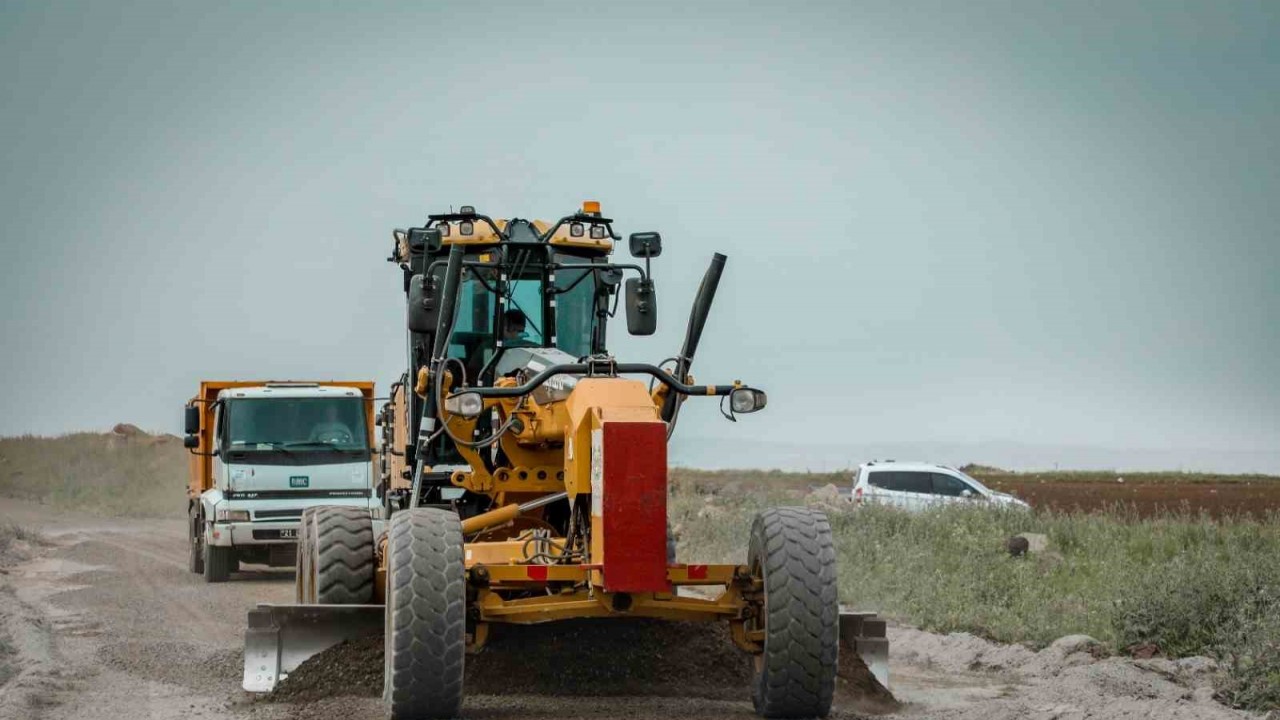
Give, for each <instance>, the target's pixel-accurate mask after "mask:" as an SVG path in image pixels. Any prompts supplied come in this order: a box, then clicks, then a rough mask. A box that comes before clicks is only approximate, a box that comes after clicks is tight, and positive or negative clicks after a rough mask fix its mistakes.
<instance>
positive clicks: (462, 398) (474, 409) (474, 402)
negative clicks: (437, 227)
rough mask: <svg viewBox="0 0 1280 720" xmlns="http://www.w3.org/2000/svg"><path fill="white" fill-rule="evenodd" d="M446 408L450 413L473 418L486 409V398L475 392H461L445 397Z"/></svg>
mask: <svg viewBox="0 0 1280 720" xmlns="http://www.w3.org/2000/svg"><path fill="white" fill-rule="evenodd" d="M444 409H445V412H447V413H449V414H450V415H461V416H462V417H464V418H473V417H476V416H477V415H479V414H480V412H481V411H482V410H484V398H481V397H480V395H478V394H477V393H473V392H464V393H459V394H457V395H453V396H451V397H447V398H445V399H444Z"/></svg>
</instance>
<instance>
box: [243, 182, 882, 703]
mask: <svg viewBox="0 0 1280 720" xmlns="http://www.w3.org/2000/svg"><path fill="white" fill-rule="evenodd" d="M393 240H394V243H393V248H392V252H391V256H390V257H389V258H388V259H389V260H390V261H391V262H392V263H394V264H395V265H396V267H397V268H398V269H399V270H400V273H399V276H400V277H399V281H400V282H399V283H398V285H399V286H400V289H401V290H402V291H403V294H404V301H405V303H406V314H405V317H406V323H407V328H406V329H407V334H406V338H407V344H406V347H405V355H404V358H405V370H404V372H403V373H402V374H401V376H400V377H399V378H398V379H397V380H396V381H395V382H394V384H393V385H392V387H391V390H390V391H389V394H390V399H389V401H388V402H387V403H386V404H385V405H384V406H382V407H381V409H380V411H379V413H378V416H377V425H378V427H379V429H380V434H381V443H380V448H381V450H380V452H379V454H378V458H377V462H378V475H379V479H378V484H377V487H376V494H377V497H378V498H379V500H380V501H381V507H382V510H383V518H384V519H385V521H386V525H385V529H379V528H378V527H377V525H376V523H375V522H374V519H373V518H372V517H369V516H364V515H358V514H354V513H350V512H349V511H347V510H346V509H344V508H327V507H319V508H315V509H314V510H311V511H310V512H311V513H313V521H312V522H309V523H305V524H304V528H303V534H302V536H301V537H300V538H299V550H298V552H299V557H300V560H299V563H300V565H301V566H302V567H303V571H302V572H300V573H299V576H298V579H297V586H298V592H297V594H298V596H299V597H300V598H304V600H303V601H302V602H301V603H300V604H297V605H266V604H264V605H260V606H258V607H257V608H256V609H254V610H252V611H250V613H249V618H248V625H249V627H248V630H247V631H246V636H245V668H244V682H243V686H244V688H245V689H246V690H250V691H266V690H270V689H271V688H273V687H274V686H275V684H276V683H277V682H279V681H280V680H281V679H282V678H284V677H286V676H287V675H288V673H289V672H291V671H292V670H293V669H295V668H296V667H297V666H298V664H300V663H301V662H303V660H305V659H306V658H307V657H308V656H310V655H312V654H314V653H317V652H319V651H321V650H323V649H325V648H327V647H329V646H331V645H333V644H335V643H337V642H339V641H341V640H342V639H344V638H353V637H356V636H358V635H360V634H362V633H377V632H382V633H383V635H384V648H385V649H384V693H383V699H384V702H385V705H386V707H387V709H388V713H389V716H390V717H391V718H393V719H394V720H407V719H409V718H445V717H455V716H456V715H457V713H458V712H459V709H460V707H461V704H462V701H463V669H464V666H465V663H466V657H467V655H468V654H471V653H477V652H481V651H482V650H483V648H484V647H485V644H486V641H487V640H488V638H489V636H490V631H491V630H492V629H493V628H494V627H495V626H501V625H505V624H533V623H547V622H556V621H561V620H567V619H576V618H598V619H600V621H601V622H605V621H609V620H611V619H617V618H654V619H660V620H679V621H705V622H722V623H727V624H728V626H729V628H730V629H731V633H730V634H731V637H732V641H733V642H734V643H735V644H736V645H737V647H738V648H740V649H741V650H742V651H743V653H744V654H745V657H744V662H748V661H749V662H751V663H752V664H753V667H754V668H755V671H754V687H753V690H752V699H753V701H754V705H755V708H756V710H757V711H758V712H759V714H761V715H763V716H766V717H814V716H821V715H825V714H827V712H828V710H829V709H830V707H831V702H832V694H833V690H834V686H835V677H836V669H837V653H838V647H839V643H840V637H839V632H840V623H839V616H840V609H839V606H838V605H837V590H836V562H835V551H834V548H833V544H832V538H831V529H830V526H829V524H828V521H827V518H826V517H825V516H824V515H823V514H822V513H821V512H818V511H815V510H812V509H808V508H797V507H788V508H776V509H771V510H767V511H765V512H763V513H761V514H760V515H759V516H758V517H756V518H755V521H754V523H753V524H752V526H751V528H750V531H749V533H748V537H746V538H744V540H746V541H747V544H748V546H749V552H748V560H747V562H746V563H745V564H741V565H736V564H702V563H687V562H677V561H676V558H675V557H674V556H673V552H672V547H673V546H672V538H671V533H670V529H669V521H668V517H667V497H668V477H667V443H668V441H669V440H670V438H671V437H672V434H673V432H674V430H675V428H676V423H677V420H678V418H679V416H680V412H681V408H682V406H683V403H684V402H685V401H686V400H688V399H691V398H704V397H705V398H710V399H712V400H713V401H717V402H719V403H720V410H721V412H722V413H723V414H724V416H725V417H726V418H728V419H730V420H737V419H738V418H740V417H741V416H744V415H747V414H750V413H755V412H757V411H760V410H762V409H764V408H765V405H766V402H767V397H766V394H765V392H764V390H762V389H760V388H757V387H754V386H752V385H749V384H746V383H744V382H740V381H737V380H734V381H731V382H724V383H720V384H703V383H699V382H697V381H695V379H694V378H693V376H692V374H691V366H692V363H693V360H694V356H695V353H696V352H697V349H698V345H699V341H700V339H701V337H702V333H703V329H704V327H705V324H706V322H707V319H708V315H709V312H710V310H711V306H712V302H713V300H714V297H715V294H716V290H717V287H718V285H719V282H720V278H721V274H722V271H723V268H724V266H725V262H726V258H725V256H724V255H721V254H715V255H714V256H713V257H712V259H711V263H710V266H709V268H708V269H707V271H706V273H705V275H704V277H703V279H702V282H701V285H700V287H699V289H698V292H697V295H696V297H695V299H694V302H693V309H692V312H691V315H690V319H689V323H688V326H687V328H686V333H685V338H684V344H683V346H682V348H681V349H680V350H679V352H678V353H677V354H676V355H674V356H673V357H671V358H670V359H668V360H666V361H663V362H661V363H657V364H651V363H647V362H634V361H625V360H622V359H619V358H617V357H615V356H614V355H612V354H611V353H610V352H609V349H608V347H607V344H606V339H607V333H606V329H607V326H608V325H609V324H610V320H611V319H612V318H614V317H615V313H616V312H617V311H618V310H619V305H621V306H622V307H621V309H622V311H623V314H624V317H625V319H626V326H627V330H628V332H629V333H631V334H632V335H637V336H646V335H652V334H653V333H654V332H655V329H656V324H657V293H656V286H655V282H654V278H653V274H652V262H653V260H654V259H655V258H657V257H659V255H660V254H661V253H662V250H663V247H662V237H661V235H660V234H659V233H657V232H639V233H633V234H631V235H630V236H629V237H628V241H627V242H628V246H629V249H630V253H631V255H632V256H633V258H634V261H633V262H618V261H614V260H613V259H612V258H611V256H612V255H613V251H614V246H615V242H616V241H621V240H622V237H621V236H620V235H618V234H616V233H615V231H614V227H613V220H612V219H610V218H608V217H605V216H604V215H603V214H602V212H601V209H600V206H599V204H598V203H593V202H587V203H584V204H583V206H582V208H581V210H578V211H576V212H573V213H571V214H569V215H566V216H564V217H562V218H560V219H559V220H557V221H554V222H546V221H541V220H524V219H519V218H510V219H494V218H492V217H490V216H488V215H485V214H482V213H479V212H477V211H476V210H475V209H474V208H473V207H469V206H463V207H461V208H460V209H459V210H458V211H456V212H453V211H451V212H448V213H439V214H433V215H429V216H428V220H427V221H426V223H425V224H423V225H422V226H420V227H412V228H409V229H405V230H396V231H394V232H393ZM326 529H327V534H326ZM693 550H694V551H695V552H696V548H695V549H693ZM858 620H859V621H860V622H859V625H858V627H860V628H861V627H871V626H874V625H875V624H876V623H875V622H872V620H873V619H872V618H865V617H859V618H858ZM863 620H866V621H867V622H862V621H863ZM849 627H850V628H853V626H849ZM879 627H880V632H881V634H883V623H880V625H879ZM855 639H856V638H855Z"/></svg>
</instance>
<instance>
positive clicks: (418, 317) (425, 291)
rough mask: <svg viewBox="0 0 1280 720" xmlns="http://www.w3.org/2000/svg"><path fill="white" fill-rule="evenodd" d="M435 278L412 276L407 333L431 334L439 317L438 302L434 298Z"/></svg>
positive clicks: (437, 299)
mask: <svg viewBox="0 0 1280 720" xmlns="http://www.w3.org/2000/svg"><path fill="white" fill-rule="evenodd" d="M435 284H436V278H435V277H434V276H432V275H414V276H413V278H411V279H410V280H409V314H408V322H409V332H414V333H433V332H435V331H436V321H437V320H438V319H439V316H440V300H439V298H437V297H436V285H435Z"/></svg>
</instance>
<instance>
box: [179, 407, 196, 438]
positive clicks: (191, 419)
mask: <svg viewBox="0 0 1280 720" xmlns="http://www.w3.org/2000/svg"><path fill="white" fill-rule="evenodd" d="M182 427H183V430H182V431H183V432H185V433H186V434H188V435H193V434H195V433H198V432H200V406H199V405H188V406H187V407H186V409H185V412H183V418H182Z"/></svg>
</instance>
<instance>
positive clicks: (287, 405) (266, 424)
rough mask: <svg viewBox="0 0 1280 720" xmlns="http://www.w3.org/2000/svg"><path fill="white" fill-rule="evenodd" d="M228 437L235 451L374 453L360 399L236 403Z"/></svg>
mask: <svg viewBox="0 0 1280 720" xmlns="http://www.w3.org/2000/svg"><path fill="white" fill-rule="evenodd" d="M226 433H227V440H228V441H229V442H230V445H231V449H232V450H275V449H286V450H288V449H291V448H298V449H302V450H325V449H333V450H363V449H367V448H368V439H367V437H366V433H365V417H364V400H363V399H362V398H358V397H333V398H323V397H319V398H317V397H312V398H283V397H282V398H240V399H235V400H230V401H228V402H227V427H226Z"/></svg>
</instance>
